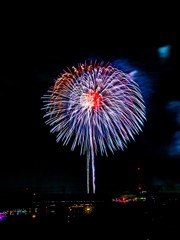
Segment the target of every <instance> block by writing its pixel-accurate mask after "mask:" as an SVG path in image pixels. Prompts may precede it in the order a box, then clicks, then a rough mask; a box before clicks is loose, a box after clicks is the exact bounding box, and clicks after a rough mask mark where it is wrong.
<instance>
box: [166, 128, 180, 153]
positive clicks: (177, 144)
mask: <svg viewBox="0 0 180 240" xmlns="http://www.w3.org/2000/svg"><path fill="white" fill-rule="evenodd" d="M168 153H169V155H170V156H171V157H175V156H178V155H180V131H177V132H175V134H174V136H173V139H172V142H171V144H170V146H169V151H168Z"/></svg>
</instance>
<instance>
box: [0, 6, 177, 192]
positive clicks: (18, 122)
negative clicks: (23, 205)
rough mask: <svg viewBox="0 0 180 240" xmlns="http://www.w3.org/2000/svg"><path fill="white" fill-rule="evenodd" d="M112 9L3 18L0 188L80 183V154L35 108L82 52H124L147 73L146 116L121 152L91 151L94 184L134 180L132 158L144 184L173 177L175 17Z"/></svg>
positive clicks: (107, 186)
mask: <svg viewBox="0 0 180 240" xmlns="http://www.w3.org/2000/svg"><path fill="white" fill-rule="evenodd" d="M161 10H162V9H161ZM159 11H160V9H159ZM169 11H170V12H171V9H169ZM62 12H63V9H62V8H61V13H62ZM136 13H137V12H136ZM118 14H119V15H120V13H118ZM118 14H117V13H115V14H114V15H115V16H116V18H113V15H112V16H111V17H110V15H107V12H106V14H105V13H104V14H99V15H98V13H96V14H95V15H91V14H85V13H83V14H81V15H80V14H77V15H76V14H70V13H68V14H67V15H63V16H62V15H61V17H59V15H56V13H54V14H53V13H52V12H51V13H50V12H48V11H46V12H43V11H42V12H41V13H40V14H39V13H38V11H37V13H36V14H35V15H34V13H32V14H30V13H28V14H27V12H26V11H24V12H23V13H22V15H18V14H17V15H15V16H14V15H13V17H11V18H10V21H7V18H3V22H4V24H3V29H2V34H1V36H2V37H1V40H2V41H1V56H0V57H1V67H2V69H1V90H0V97H1V118H0V128H1V130H0V132H1V175H0V189H1V191H16V190H17V191H23V190H24V189H26V188H29V189H31V190H32V191H54V192H58V191H59V192H73V191H82V192H85V191H86V159H85V157H84V156H80V155H79V151H78V150H75V151H74V152H71V151H70V146H67V147H63V146H62V145H61V143H59V144H57V143H56V141H55V135H52V134H50V133H49V129H48V127H47V126H46V125H45V124H44V121H43V119H42V115H43V114H42V111H41V110H40V109H41V107H42V101H41V97H42V95H43V94H44V93H45V92H46V91H47V89H48V88H49V87H50V86H51V85H53V83H54V82H53V81H54V79H55V78H56V77H57V76H58V74H59V73H60V72H62V71H63V69H65V68H66V67H71V66H73V65H76V64H77V63H79V62H82V61H84V60H85V59H87V58H93V59H94V58H97V59H103V60H105V61H113V60H118V59H124V58H125V59H128V60H129V62H130V63H132V65H133V64H135V65H138V67H139V69H142V71H143V72H145V73H146V75H147V78H148V81H149V82H148V84H147V82H146V87H145V88H147V89H146V90H147V92H148V93H151V95H150V98H149V100H148V103H147V122H146V124H145V127H144V131H143V132H142V133H141V134H140V135H139V136H137V137H136V142H132V143H131V144H129V146H128V149H127V150H126V151H125V152H116V153H115V154H114V155H112V154H111V153H109V157H108V158H106V157H105V156H104V157H101V156H98V157H97V159H96V178H97V191H113V190H114V191H117V189H122V190H127V189H130V188H133V187H135V185H136V181H137V166H138V165H139V164H140V166H141V169H142V179H143V184H144V185H145V188H148V187H151V186H152V185H154V184H155V185H156V186H157V185H160V186H161V185H163V186H164V185H168V184H170V185H171V186H172V187H173V188H174V186H177V185H178V184H180V179H179V170H180V163H179V160H180V159H179V157H180V153H179V152H178V151H176V150H177V149H178V147H179V145H178V143H177V141H178V139H179V138H178V136H179V135H178V132H179V122H178V120H177V117H178V114H179V105H180V103H179V101H180V96H179V91H178V89H179V87H178V82H177V76H178V75H177V68H176V64H177V48H178V46H177V39H176V37H177V29H176V24H177V23H176V21H175V20H176V19H175V18H173V17H171V20H170V19H169V17H168V16H167V10H166V12H163V11H160V13H159V15H158V11H157V12H156V13H155V15H153V14H148V15H146V12H144V13H143V14H142V15H141V16H139V17H137V16H136V14H135V13H133V14H131V12H129V14H130V15H131V20H130V21H128V22H127V21H126V19H125V16H124V15H123V16H122V15H120V16H119V15H118ZM171 14H172V12H171ZM9 15H10V14H9ZM51 15H52V17H51ZM137 15H138V14H137ZM69 16H71V18H69ZM118 16H119V17H118ZM112 18H113V19H112ZM165 45H170V46H171V54H170V57H169V58H168V60H167V61H165V62H162V61H160V58H159V57H158V53H157V49H158V48H159V47H161V46H165ZM175 105H176V107H175ZM173 139H174V141H176V143H175V142H174V148H173V147H172V145H171V144H172V143H173ZM175 146H176V147H177V148H176V147H175ZM170 148H171V151H170ZM170 152H171V153H170Z"/></svg>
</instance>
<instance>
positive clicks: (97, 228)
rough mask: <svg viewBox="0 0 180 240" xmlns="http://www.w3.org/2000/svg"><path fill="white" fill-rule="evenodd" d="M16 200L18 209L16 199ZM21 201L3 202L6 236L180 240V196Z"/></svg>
mask: <svg viewBox="0 0 180 240" xmlns="http://www.w3.org/2000/svg"><path fill="white" fill-rule="evenodd" d="M7 201H9V200H7ZM14 201H15V203H16V204H15V205H16V206H17V199H14ZM9 202H12V199H11V201H9ZM19 202H20V203H21V204H22V206H20V205H19V206H17V207H15V205H14V206H9V207H8V206H6V205H7V204H5V201H4V202H3V204H5V205H4V206H2V207H1V215H0V216H1V221H0V230H5V229H7V231H6V236H8V234H12V232H14V233H16V234H17V233H18V234H20V233H21V235H22V232H25V233H24V234H25V236H27V234H28V235H30V234H32V235H33V234H37V232H41V236H42V237H45V235H46V233H47V232H48V233H50V234H51V236H53V234H55V235H57V234H58V235H59V237H58V238H60V239H65V236H68V235H69V234H71V235H72V236H73V237H74V238H77V236H79V237H81V236H84V238H87V237H88V238H89V237H93V236H94V237H96V238H97V237H98V236H99V237H101V238H103V237H108V238H109V237H111V239H112V238H114V237H116V238H117V239H146V240H150V239H171V240H174V239H180V196H179V195H177V194H160V195H156V196H148V197H147V198H142V199H140V198H139V199H137V198H136V196H135V198H134V196H133V197H132V196H131V197H130V198H129V196H126V195H125V196H121V197H120V198H117V199H115V198H107V199H100V198H97V199H96V198H88V199H87V198H81V199H80V198H74V197H73V198H71V197H70V196H69V197H68V198H64V199H63V198H55V199H54V200H53V198H52V197H51V198H49V197H48V198H47V197H46V198H42V197H41V198H34V199H31V201H29V202H26V204H25V203H24V206H23V202H22V199H21V200H20V201H19ZM1 204H2V203H1ZM8 204H9V203H8ZM11 229H12V231H11ZM61 234H63V236H64V238H62V237H60V236H61ZM64 234H65V235H64ZM53 238H54V237H53Z"/></svg>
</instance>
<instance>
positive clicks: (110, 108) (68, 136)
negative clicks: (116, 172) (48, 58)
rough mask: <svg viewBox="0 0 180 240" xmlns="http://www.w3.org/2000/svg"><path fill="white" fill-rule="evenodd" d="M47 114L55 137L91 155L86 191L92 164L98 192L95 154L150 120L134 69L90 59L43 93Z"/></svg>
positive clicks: (120, 145)
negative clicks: (123, 68)
mask: <svg viewBox="0 0 180 240" xmlns="http://www.w3.org/2000/svg"><path fill="white" fill-rule="evenodd" d="M43 102H44V107H43V109H45V110H46V112H45V114H44V118H46V119H47V120H46V121H45V123H46V124H48V125H50V127H51V130H50V131H51V132H52V133H56V134H57V135H56V136H57V137H56V140H57V142H59V141H61V142H63V144H64V145H67V144H68V143H69V142H70V140H72V150H74V149H75V147H76V146H77V145H79V146H80V154H86V155H87V192H88V193H89V191H90V190H89V178H90V177H89V176H90V164H91V170H92V172H91V175H92V188H93V193H95V167H94V160H95V155H97V153H98V152H100V153H101V155H103V154H105V155H106V156H107V155H108V149H109V150H110V151H111V152H112V153H114V151H116V150H119V149H121V150H124V148H126V147H127V143H128V142H129V141H131V140H135V138H134V136H135V135H136V134H139V132H140V131H142V127H143V125H144V121H145V120H146V109H145V105H144V100H143V97H142V94H141V91H140V89H139V86H138V84H137V83H136V82H135V81H134V80H133V74H132V73H129V74H127V73H125V72H123V71H121V70H120V69H118V68H116V67H114V66H113V65H112V64H110V63H107V64H105V63H103V62H100V63H97V62H96V61H95V62H92V61H91V62H90V63H89V64H87V63H86V62H85V63H83V64H79V65H78V66H77V67H72V68H71V69H69V68H68V69H67V70H66V71H64V72H63V73H62V74H61V75H59V77H58V78H57V79H56V80H55V83H54V86H53V87H51V88H50V89H49V90H48V93H47V94H46V95H44V96H43Z"/></svg>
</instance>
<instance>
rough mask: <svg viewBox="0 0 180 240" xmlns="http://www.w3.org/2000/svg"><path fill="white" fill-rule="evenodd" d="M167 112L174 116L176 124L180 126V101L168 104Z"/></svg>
mask: <svg viewBox="0 0 180 240" xmlns="http://www.w3.org/2000/svg"><path fill="white" fill-rule="evenodd" d="M167 110H168V111H170V112H171V113H173V114H174V118H175V120H176V123H177V124H178V125H179V126H180V101H171V102H169V103H168V104H167Z"/></svg>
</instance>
